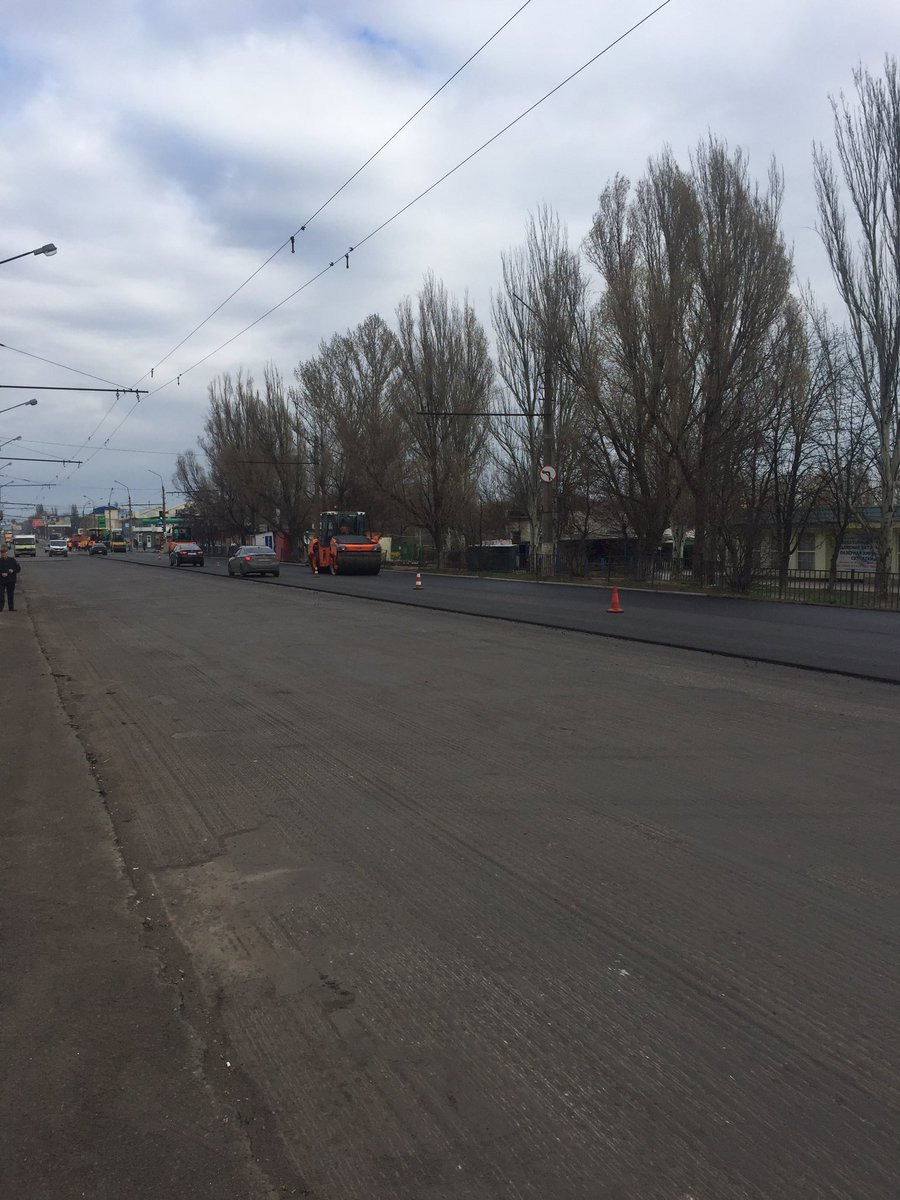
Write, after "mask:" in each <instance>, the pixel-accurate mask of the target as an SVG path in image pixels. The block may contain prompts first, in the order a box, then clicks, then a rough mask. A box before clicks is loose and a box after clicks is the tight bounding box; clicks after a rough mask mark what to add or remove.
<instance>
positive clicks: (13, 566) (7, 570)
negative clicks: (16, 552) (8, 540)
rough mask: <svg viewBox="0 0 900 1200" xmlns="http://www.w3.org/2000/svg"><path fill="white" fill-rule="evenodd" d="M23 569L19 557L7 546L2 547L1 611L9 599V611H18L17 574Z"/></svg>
mask: <svg viewBox="0 0 900 1200" xmlns="http://www.w3.org/2000/svg"><path fill="white" fill-rule="evenodd" d="M21 570H22V568H21V567H20V566H19V562H18V559H16V558H13V556H12V555H11V554H10V552H9V550H8V549H7V548H6V546H3V547H2V548H0V612H3V605H4V604H5V603H6V602H7V600H8V601H9V611H10V612H15V611H16V576H17V575H18V574H19V572H20V571H21Z"/></svg>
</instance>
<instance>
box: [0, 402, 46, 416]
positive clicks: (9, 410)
mask: <svg viewBox="0 0 900 1200" xmlns="http://www.w3.org/2000/svg"><path fill="white" fill-rule="evenodd" d="M33 404H37V400H35V399H31V400H23V401H22V402H21V403H20V404H11V405H10V406H9V408H0V413H5V412H12V410H13V409H14V408H28V407H29V406H30V405H33Z"/></svg>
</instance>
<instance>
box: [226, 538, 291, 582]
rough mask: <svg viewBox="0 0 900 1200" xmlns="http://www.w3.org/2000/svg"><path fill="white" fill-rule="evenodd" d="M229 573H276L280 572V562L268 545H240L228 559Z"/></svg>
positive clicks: (276, 574)
mask: <svg viewBox="0 0 900 1200" xmlns="http://www.w3.org/2000/svg"><path fill="white" fill-rule="evenodd" d="M228 574H229V575H231V576H234V575H274V576H275V577H276V578H277V577H278V575H279V574H280V564H279V562H278V559H277V558H276V557H275V554H274V552H273V551H272V550H270V549H269V547H268V546H238V548H237V552H236V553H235V554H233V555H232V556H231V558H229V560H228Z"/></svg>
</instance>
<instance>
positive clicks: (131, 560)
mask: <svg viewBox="0 0 900 1200" xmlns="http://www.w3.org/2000/svg"><path fill="white" fill-rule="evenodd" d="M110 561H111V562H114V563H115V564H116V565H117V566H123V565H126V564H127V565H128V566H129V567H131V566H144V567H147V566H152V567H159V568H161V569H162V568H164V569H165V570H170V569H172V568H170V567H169V560H168V557H167V556H159V555H156V554H129V555H128V556H127V557H126V556H125V555H121V556H119V555H117V556H115V557H114V558H113V559H111V560H110ZM172 570H173V573H174V571H178V570H180V571H181V573H182V574H197V575H204V574H210V575H225V574H226V571H227V567H226V563H225V561H224V560H222V559H208V560H207V563H206V566H205V567H203V568H199V567H181V568H174V569H172ZM414 578H415V577H414V575H413V574H411V573H410V572H409V571H391V570H387V571H382V572H381V573H380V574H379V575H377V576H359V575H349V576H342V575H338V576H336V577H333V576H331V575H320V576H318V577H314V576H313V575H312V574H311V573H310V571H309V568H308V567H301V566H300V565H299V564H285V565H283V566H282V567H281V575H280V578H279V579H278V580H277V581H276V580H275V579H272V578H270V577H266V578H265V579H263V580H260V579H259V578H258V577H256V576H251V577H250V578H249V579H247V580H243V581H241V580H234V581H233V582H235V583H240V582H245V583H259V582H264V583H265V584H266V585H267V586H273V585H274V586H278V585H281V586H290V587H301V588H307V589H309V590H311V591H315V592H327V593H337V594H339V595H346V596H353V597H355V598H361V597H362V598H366V599H370V600H379V601H387V602H389V603H394V604H409V605H414V606H417V607H420V608H432V609H438V610H440V611H447V612H459V613H469V614H473V615H478V616H485V617H494V618H500V619H502V620H509V621H519V622H526V623H532V624H536V625H545V626H549V627H551V628H554V629H569V630H573V631H574V630H577V631H580V632H582V633H593V634H602V635H604V636H607V637H616V638H623V639H627V640H634V641H640V642H645V643H650V644H653V645H662V646H674V647H685V648H690V649H694V650H706V651H709V652H711V653H715V654H722V655H727V656H730V657H735V658H750V659H754V660H756V661H760V662H769V663H777V664H787V665H793V666H801V667H806V668H808V669H811V670H817V671H839V672H841V673H843V674H847V675H852V676H858V677H861V678H865V679H874V680H888V681H890V682H893V683H900V613H895V612H877V611H866V610H860V609H841V608H828V607H826V606H824V605H810V604H774V603H769V602H766V601H758V600H739V599H732V598H728V597H720V596H700V595H677V594H675V593H671V592H668V593H667V592H647V591H640V590H628V591H622V592H621V593H620V595H621V600H622V604H623V608H624V612H623V613H622V614H619V615H612V614H610V613H608V612H607V609H608V608H609V601H610V592H609V590H608V589H607V588H598V587H594V586H590V587H584V586H579V585H571V584H569V585H567V584H557V583H540V584H535V583H533V582H526V581H524V580H523V581H521V582H519V581H514V580H506V579H484V578H482V579H477V578H472V577H467V576H452V575H428V574H426V575H425V576H424V577H423V578H424V581H425V586H424V588H423V590H422V591H415V590H414V587H413V582H414Z"/></svg>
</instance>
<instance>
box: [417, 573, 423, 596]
mask: <svg viewBox="0 0 900 1200" xmlns="http://www.w3.org/2000/svg"><path fill="white" fill-rule="evenodd" d="M424 586H425V584H424V583H423V582H422V576H421V575H420V574H419V572H418V571H416V591H417V592H418V591H421V589H422V588H424Z"/></svg>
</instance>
